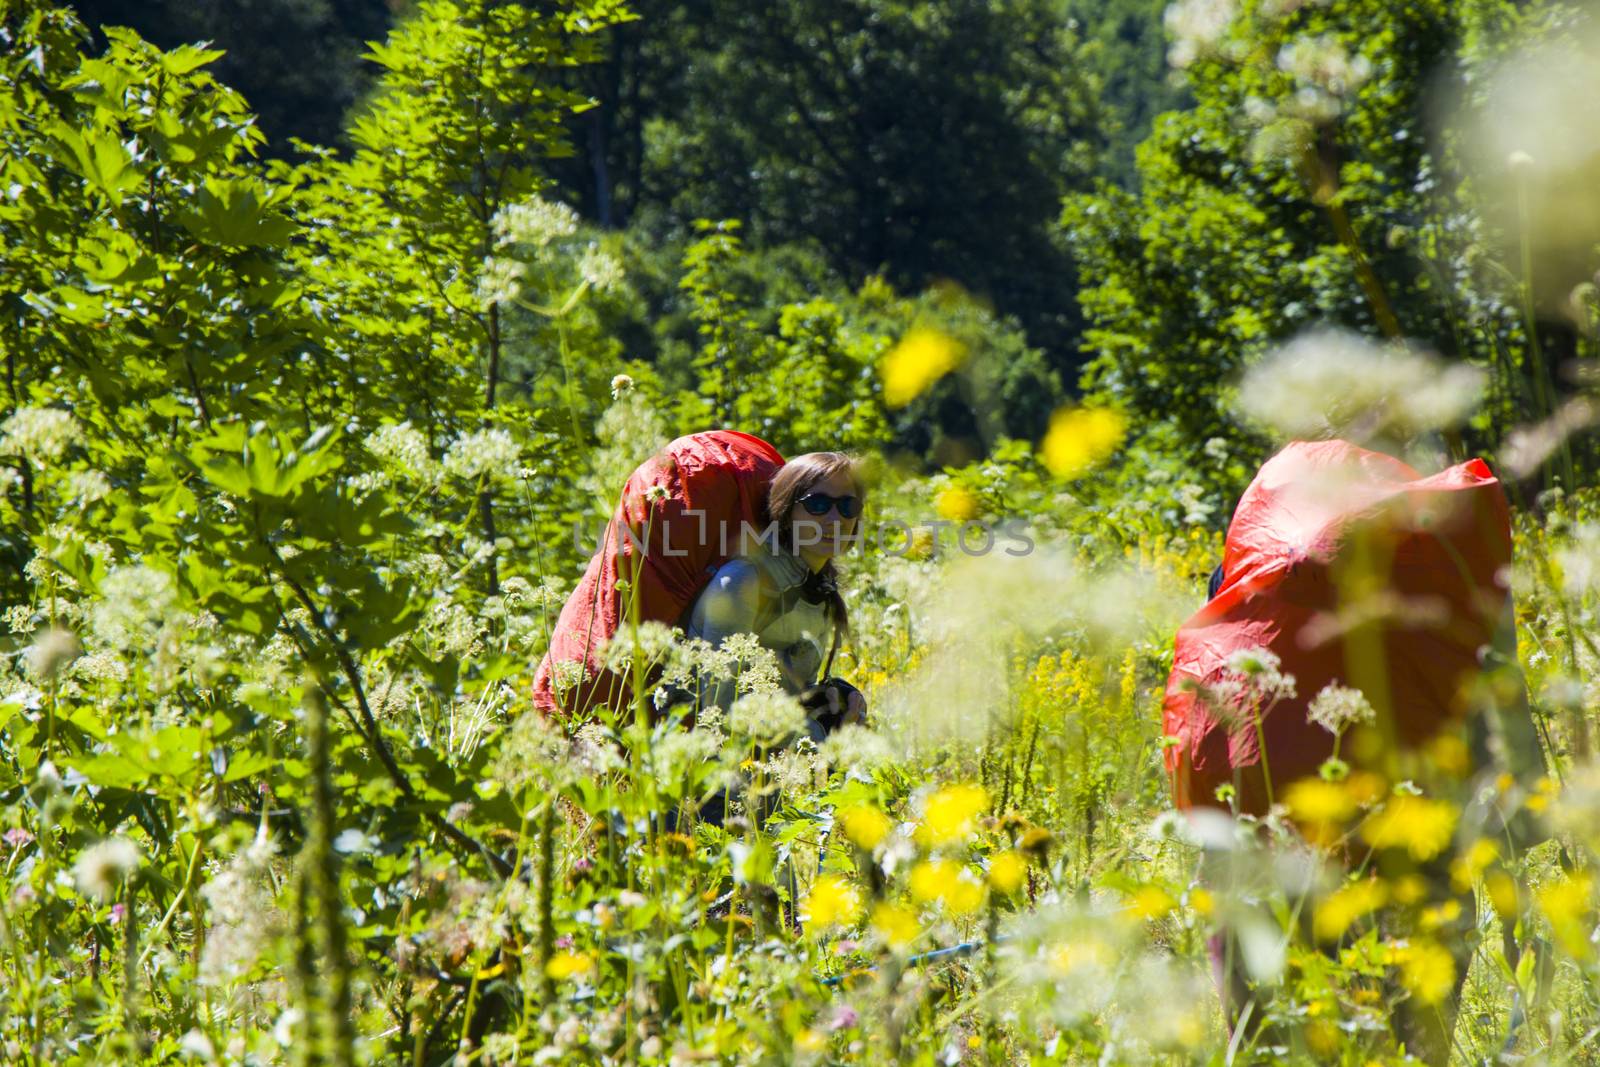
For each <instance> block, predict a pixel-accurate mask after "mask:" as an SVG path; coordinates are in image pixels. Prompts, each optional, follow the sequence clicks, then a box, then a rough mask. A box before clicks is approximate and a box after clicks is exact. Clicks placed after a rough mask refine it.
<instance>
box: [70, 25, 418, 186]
mask: <svg viewBox="0 0 1600 1067" xmlns="http://www.w3.org/2000/svg"><path fill="white" fill-rule="evenodd" d="M406 6H407V4H406V3H405V2H404V0H401V2H395V3H391V2H389V0H245V2H235V3H229V4H191V3H185V2H183V0H132V2H130V0H77V2H76V3H75V4H74V5H73V7H74V9H75V10H76V11H77V13H78V16H79V17H80V18H81V19H82V20H83V21H84V23H86V24H87V25H88V26H89V27H90V28H91V29H97V30H98V29H99V28H100V27H102V26H125V27H127V28H129V29H132V30H134V31H135V32H137V33H138V34H139V36H140V37H142V38H144V39H145V40H147V41H149V42H151V43H152V44H155V45H158V46H160V47H162V48H176V47H178V46H179V45H183V44H188V43H190V42H194V41H209V42H211V43H212V45H213V46H214V47H216V48H218V49H220V50H221V51H222V52H223V55H222V56H221V57H220V58H219V59H218V60H217V62H216V64H215V65H214V66H213V67H212V69H211V73H212V74H213V75H214V76H215V77H217V78H218V79H220V80H221V81H223V82H225V83H226V84H228V85H230V86H232V87H233V88H235V89H237V90H239V91H240V92H241V93H243V94H244V95H245V97H247V98H248V99H249V100H250V103H251V107H252V108H253V109H254V110H255V112H256V114H257V118H258V121H259V123H260V126H261V130H262V132H263V133H265V134H266V135H267V138H268V141H267V150H268V151H270V152H273V153H274V154H281V153H283V152H285V151H286V150H287V149H288V147H289V143H288V142H289V138H291V137H299V138H303V139H305V140H307V141H310V142H312V143H313V144H330V145H331V144H343V143H344V117H345V113H346V112H347V111H349V110H350V109H351V107H352V106H354V105H355V103H356V101H357V99H358V98H359V97H360V96H361V95H362V94H363V93H364V92H365V91H366V89H367V87H368V84H369V82H370V72H369V71H368V70H367V69H365V68H363V66H362V65H361V62H360V57H361V52H362V51H363V49H364V48H365V42H367V41H369V40H372V39H374V38H382V37H383V36H384V34H385V33H386V32H387V31H388V29H389V25H390V22H391V21H392V19H393V18H394V16H395V15H397V14H398V13H400V12H401V11H403V10H404V9H405V7H406Z"/></svg>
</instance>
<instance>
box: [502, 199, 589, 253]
mask: <svg viewBox="0 0 1600 1067" xmlns="http://www.w3.org/2000/svg"><path fill="white" fill-rule="evenodd" d="M577 232H578V213H577V212H576V211H574V210H572V208H570V207H568V206H567V205H566V204H563V203H560V202H558V201H554V200H545V199H542V198H541V197H537V196H536V197H533V198H532V199H529V200H524V201H523V202H522V203H520V204H507V205H506V206H505V207H503V208H501V209H500V210H499V211H498V212H497V213H496V214H495V217H494V235H495V240H496V241H497V242H498V243H499V244H502V245H507V244H526V245H533V246H534V247H535V248H543V247H544V246H545V245H548V244H550V243H551V242H552V241H559V240H562V239H563V238H567V237H571V236H572V235H573V234H575V233H577Z"/></svg>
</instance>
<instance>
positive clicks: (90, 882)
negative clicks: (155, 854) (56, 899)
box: [72, 836, 141, 904]
mask: <svg viewBox="0 0 1600 1067" xmlns="http://www.w3.org/2000/svg"><path fill="white" fill-rule="evenodd" d="M140 859H141V857H140V853H139V846H138V845H136V844H134V843H133V842H132V841H130V840H129V839H128V838H126V837H120V836H118V837H108V838H106V839H105V840H103V841H98V842H96V843H95V844H92V845H90V846H89V847H88V848H86V849H84V850H83V851H82V852H81V853H79V854H78V862H77V863H76V864H74V865H73V868H72V874H73V877H74V878H75V879H76V880H77V883H78V891H79V892H80V893H82V894H83V895H84V896H88V897H94V898H95V899H96V900H99V901H100V902H101V903H103V904H109V903H110V902H111V901H112V900H113V899H114V898H115V897H116V895H117V889H118V887H119V886H121V885H122V883H123V882H124V881H126V880H127V879H128V876H129V875H131V874H133V872H134V871H136V870H138V869H139V861H140Z"/></svg>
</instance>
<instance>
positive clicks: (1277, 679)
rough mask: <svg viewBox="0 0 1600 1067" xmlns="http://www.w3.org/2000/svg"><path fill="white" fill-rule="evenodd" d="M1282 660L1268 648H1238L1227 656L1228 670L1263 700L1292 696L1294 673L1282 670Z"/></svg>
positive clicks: (1284, 698) (1293, 692)
mask: <svg viewBox="0 0 1600 1067" xmlns="http://www.w3.org/2000/svg"><path fill="white" fill-rule="evenodd" d="M1282 668H1283V661H1282V660H1281V659H1279V658H1278V654H1277V653H1275V652H1273V651H1272V650H1271V649H1268V648H1246V649H1240V650H1239V651H1237V652H1235V653H1233V654H1232V655H1231V656H1229V657H1228V672H1229V673H1230V674H1232V675H1234V676H1235V677H1236V678H1237V679H1239V680H1240V681H1241V682H1242V683H1243V684H1244V685H1245V686H1246V687H1248V689H1249V690H1251V692H1252V693H1254V694H1255V695H1257V696H1259V697H1261V699H1263V700H1268V701H1272V700H1286V699H1289V698H1291V697H1293V696H1294V694H1295V683H1294V675H1292V674H1285V673H1284V672H1283V669H1282Z"/></svg>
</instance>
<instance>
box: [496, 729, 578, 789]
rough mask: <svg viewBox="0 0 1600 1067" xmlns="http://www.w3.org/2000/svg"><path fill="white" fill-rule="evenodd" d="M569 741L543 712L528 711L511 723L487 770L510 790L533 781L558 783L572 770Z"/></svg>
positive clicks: (550, 783) (546, 783) (547, 783)
mask: <svg viewBox="0 0 1600 1067" xmlns="http://www.w3.org/2000/svg"><path fill="white" fill-rule="evenodd" d="M573 770H574V767H573V760H572V745H571V744H570V743H569V742H568V741H567V739H566V738H565V737H563V736H562V734H561V731H560V730H559V729H557V728H556V727H555V726H553V725H551V723H550V722H549V721H547V720H546V719H545V717H544V716H543V715H539V714H537V713H529V714H525V715H522V716H520V717H519V718H518V719H517V720H516V721H515V722H513V723H512V724H511V729H510V730H509V731H508V732H507V734H506V738H505V741H504V742H503V743H502V744H501V746H500V751H499V752H498V753H496V754H495V757H494V759H493V760H492V761H491V763H490V765H489V774H490V777H492V778H493V779H494V780H496V781H498V782H500V783H501V784H502V785H504V786H505V787H506V788H507V789H508V790H509V791H511V792H516V791H518V790H520V789H521V788H522V787H523V786H526V785H530V784H533V783H535V782H538V783H541V784H545V785H556V784H559V783H560V781H561V780H562V779H563V777H564V776H567V775H570V774H571V773H573Z"/></svg>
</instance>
